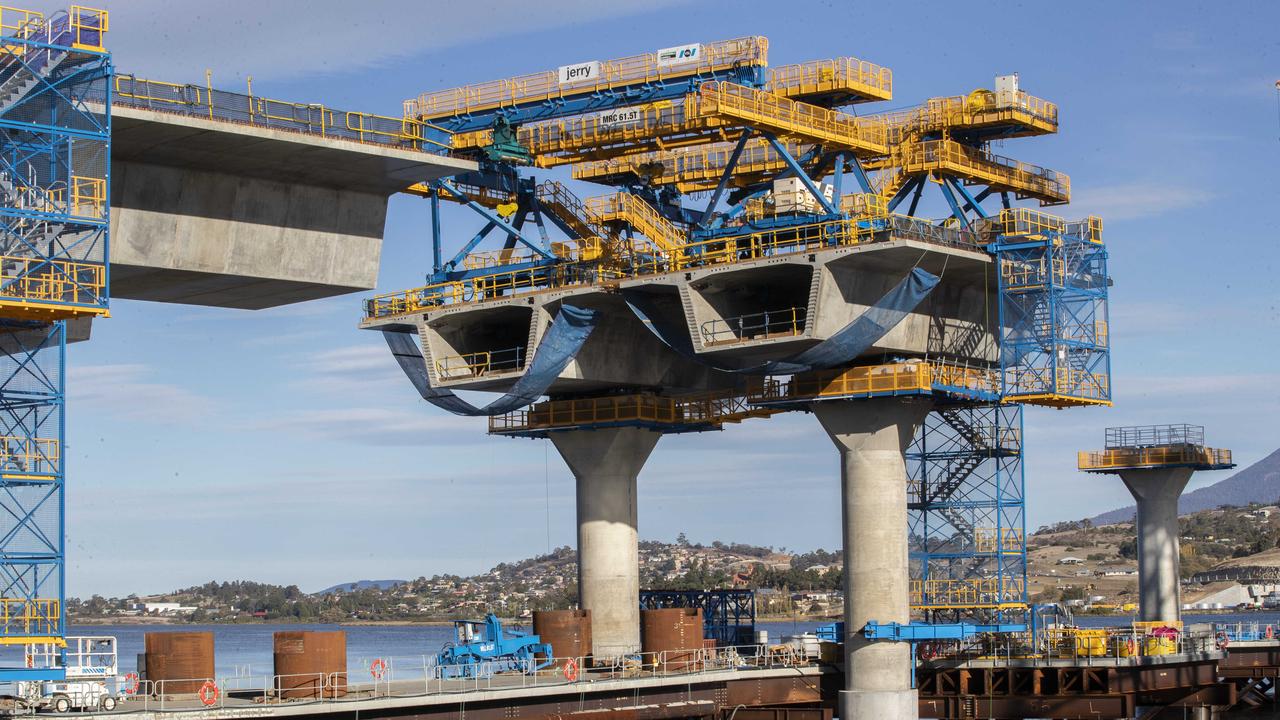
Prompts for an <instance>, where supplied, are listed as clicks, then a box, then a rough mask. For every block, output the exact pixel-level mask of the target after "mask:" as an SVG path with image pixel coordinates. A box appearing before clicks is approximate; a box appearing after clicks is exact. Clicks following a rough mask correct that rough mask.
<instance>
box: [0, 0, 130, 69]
mask: <svg viewBox="0 0 1280 720" xmlns="http://www.w3.org/2000/svg"><path fill="white" fill-rule="evenodd" d="M109 24H110V21H109V18H108V14H107V11H106V10H100V9H98V8H91V7H86V6H84V5H72V6H71V7H70V8H69V9H68V10H66V11H58V12H56V13H54V14H52V15H50V16H49V17H48V18H46V17H45V16H44V13H41V12H38V11H35V10H24V9H21V8H13V7H4V6H0V35H3V36H4V37H6V38H13V39H15V40H22V41H26V43H40V44H42V45H47V46H60V47H62V48H67V47H70V48H74V49H76V50H90V51H93V52H103V51H104V48H103V46H102V41H103V36H104V35H106V33H107V30H109V29H110V28H109ZM26 43H5V44H4V49H5V50H6V51H7V53H8V54H10V55H13V56H28V57H27V58H26V59H25V60H24V61H25V62H26V64H27V66H28V67H30V68H32V69H39V68H40V66H41V64H42V62H41V61H37V62H35V63H33V62H32V61H31V59H30V57H29V54H31V53H37V54H40V55H43V56H44V57H45V58H53V57H54V56H55V53H58V52H59V49H58V48H57V47H46V48H40V47H36V46H34V45H29V44H26Z"/></svg>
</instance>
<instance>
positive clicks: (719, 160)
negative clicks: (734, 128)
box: [573, 138, 813, 192]
mask: <svg viewBox="0 0 1280 720" xmlns="http://www.w3.org/2000/svg"><path fill="white" fill-rule="evenodd" d="M783 145H784V146H785V147H786V148H787V152H788V153H789V154H790V155H791V156H792V157H793V158H798V157H803V156H804V155H805V153H807V152H808V151H809V150H810V149H811V148H812V147H813V146H812V145H810V144H807V143H801V142H797V141H794V140H786V141H784V142H783ZM736 147H737V143H726V142H718V143H702V144H698V145H693V146H691V147H683V148H674V149H670V150H657V151H651V152H643V153H632V154H628V155H625V156H623V157H617V158H607V159H604V160H587V161H584V162H578V163H575V164H574V166H573V177H574V179H575V180H592V181H597V182H608V181H611V180H615V179H617V178H618V176H619V175H622V174H628V173H629V174H634V175H636V176H638V177H644V178H645V180H646V181H647V182H649V183H651V184H653V185H675V186H676V187H677V189H679V190H680V191H681V192H698V191H703V190H712V189H714V188H715V187H716V184H717V183H718V182H719V180H720V177H721V175H723V174H724V169H725V168H726V167H728V165H729V159H730V158H731V157H732V156H733V152H734V149H735V148H736ZM786 167H787V165H786V162H785V161H784V160H783V159H782V157H781V156H780V155H778V152H777V150H775V149H774V148H773V146H772V145H770V144H769V142H768V141H767V140H765V139H763V138H753V139H751V140H748V141H747V144H746V145H745V146H744V147H743V149H742V153H741V154H740V155H739V156H738V163H737V164H736V165H735V166H734V171H733V177H732V180H733V185H735V186H742V185H747V184H752V183H755V182H761V181H763V179H764V178H765V177H766V176H768V175H771V174H773V173H777V172H781V171H783V170H785V169H786Z"/></svg>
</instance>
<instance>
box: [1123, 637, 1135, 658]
mask: <svg viewBox="0 0 1280 720" xmlns="http://www.w3.org/2000/svg"><path fill="white" fill-rule="evenodd" d="M1125 647H1126V648H1127V649H1128V650H1129V654H1130V655H1137V654H1138V641H1137V640H1135V639H1133V638H1129V642H1127V643H1125Z"/></svg>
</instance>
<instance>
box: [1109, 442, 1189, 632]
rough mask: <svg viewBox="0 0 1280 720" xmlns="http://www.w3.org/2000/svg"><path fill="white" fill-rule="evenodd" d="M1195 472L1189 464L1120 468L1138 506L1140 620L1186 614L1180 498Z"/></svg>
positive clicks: (1150, 620)
mask: <svg viewBox="0 0 1280 720" xmlns="http://www.w3.org/2000/svg"><path fill="white" fill-rule="evenodd" d="M1193 472H1194V470H1193V469H1192V468H1187V467H1174V468H1155V469H1141V470H1121V471H1120V479H1121V480H1123V481H1124V485H1125V487H1127V488H1129V493H1130V494H1132V495H1133V499H1134V501H1135V502H1137V505H1138V521H1137V527H1136V530H1137V535H1138V618H1139V619H1140V620H1143V621H1147V622H1157V621H1173V620H1178V619H1180V618H1181V617H1182V601H1181V595H1180V592H1179V587H1178V580H1179V572H1180V563H1179V561H1178V497H1179V496H1181V495H1182V490H1183V489H1184V488H1186V486H1187V482H1188V481H1189V480H1191V473H1193Z"/></svg>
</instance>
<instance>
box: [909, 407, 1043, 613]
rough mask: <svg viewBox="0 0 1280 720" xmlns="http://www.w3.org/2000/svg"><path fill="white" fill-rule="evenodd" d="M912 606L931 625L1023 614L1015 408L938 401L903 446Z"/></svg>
mask: <svg viewBox="0 0 1280 720" xmlns="http://www.w3.org/2000/svg"><path fill="white" fill-rule="evenodd" d="M906 459H907V473H908V478H909V481H908V483H909V484H908V506H907V507H908V514H909V527H910V546H911V571H912V579H911V605H912V609H913V611H914V612H916V613H918V614H919V615H920V616H921V617H920V619H923V620H925V621H926V622H933V623H961V622H964V623H973V624H978V625H990V624H996V623H1008V622H1011V621H1022V620H1025V610H1026V608H1027V545H1026V519H1025V515H1024V499H1025V487H1024V481H1023V471H1022V406H1021V405H1017V404H1012V405H1001V404H998V403H989V404H974V405H951V406H943V407H940V408H939V409H937V410H934V411H933V412H931V413H929V415H928V416H927V417H926V418H925V421H924V423H923V424H922V425H921V427H920V430H919V431H918V432H917V433H916V435H915V438H914V439H913V440H912V443H911V447H910V448H909V450H908V452H907V456H906Z"/></svg>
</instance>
